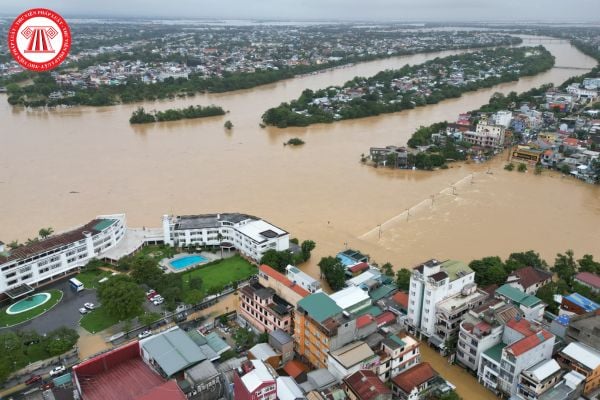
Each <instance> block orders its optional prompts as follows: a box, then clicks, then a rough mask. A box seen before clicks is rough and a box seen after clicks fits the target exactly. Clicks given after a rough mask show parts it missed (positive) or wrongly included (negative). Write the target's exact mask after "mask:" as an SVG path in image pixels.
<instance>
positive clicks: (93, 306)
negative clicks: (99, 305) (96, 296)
mask: <svg viewBox="0 0 600 400" xmlns="http://www.w3.org/2000/svg"><path fill="white" fill-rule="evenodd" d="M83 306H84V307H85V308H87V309H88V310H93V309H94V308H96V306H95V305H94V303H85V304H84V305H83Z"/></svg>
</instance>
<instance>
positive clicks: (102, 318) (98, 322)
mask: <svg viewBox="0 0 600 400" xmlns="http://www.w3.org/2000/svg"><path fill="white" fill-rule="evenodd" d="M118 322H119V320H118V319H116V318H114V317H111V316H110V315H108V313H106V312H105V311H104V308H102V306H100V307H98V308H96V309H95V310H93V311H92V312H90V313H87V314H85V315H84V316H83V317H82V318H81V320H80V321H79V324H80V325H81V326H82V327H83V329H85V330H86V331H88V332H90V333H96V332H100V331H103V330H105V329H107V328H110V327H111V326H113V325H115V324H117V323H118Z"/></svg>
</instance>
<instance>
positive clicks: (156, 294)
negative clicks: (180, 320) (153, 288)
mask: <svg viewBox="0 0 600 400" xmlns="http://www.w3.org/2000/svg"><path fill="white" fill-rule="evenodd" d="M156 296H160V294H158V293H156V292H154V293H150V294H149V295H147V296H146V298H147V299H148V301H152V299H154V298H155V297H156Z"/></svg>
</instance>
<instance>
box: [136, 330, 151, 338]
mask: <svg viewBox="0 0 600 400" xmlns="http://www.w3.org/2000/svg"><path fill="white" fill-rule="evenodd" d="M151 335H152V331H149V330H145V331H144V332H142V333H140V334H138V339H143V338H147V337H148V336H151Z"/></svg>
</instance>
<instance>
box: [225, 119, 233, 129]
mask: <svg viewBox="0 0 600 400" xmlns="http://www.w3.org/2000/svg"><path fill="white" fill-rule="evenodd" d="M223 126H224V127H225V129H227V130H228V131H230V130H231V129H233V123H232V122H231V121H229V120H227V121H225V125H223Z"/></svg>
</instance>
